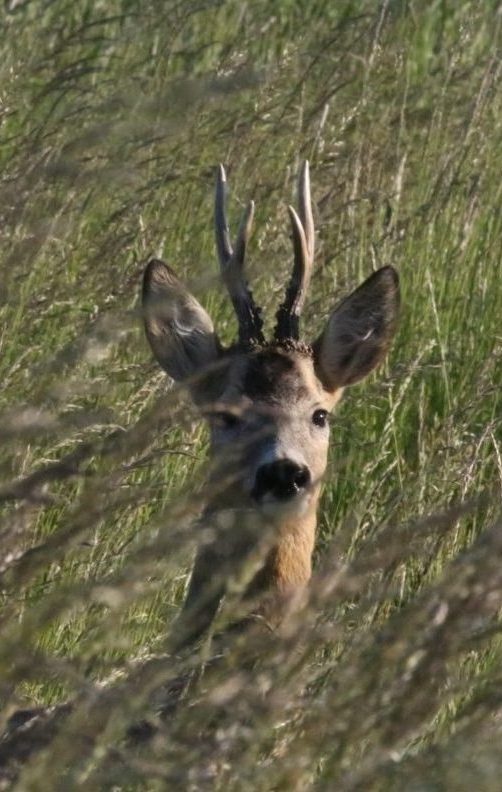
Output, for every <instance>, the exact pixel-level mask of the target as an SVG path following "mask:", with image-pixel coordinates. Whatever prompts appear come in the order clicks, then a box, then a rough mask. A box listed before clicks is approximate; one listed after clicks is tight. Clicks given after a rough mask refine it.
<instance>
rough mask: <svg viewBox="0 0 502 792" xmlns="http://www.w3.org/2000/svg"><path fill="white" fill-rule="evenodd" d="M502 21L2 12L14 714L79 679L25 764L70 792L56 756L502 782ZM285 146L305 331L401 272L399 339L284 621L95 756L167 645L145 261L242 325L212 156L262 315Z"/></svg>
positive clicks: (288, 4) (172, 556) (179, 572)
mask: <svg viewBox="0 0 502 792" xmlns="http://www.w3.org/2000/svg"><path fill="white" fill-rule="evenodd" d="M501 22H502V8H501V7H500V6H499V5H498V3H496V2H493V1H492V0H487V1H486V2H484V3H482V4H481V3H478V2H474V0H472V2H470V1H469V0H462V2H453V0H451V1H450V0H437V1H436V2H429V3H423V2H412V0H408V1H407V2H406V1H405V0H388V1H387V2H383V3H381V4H380V3H379V4H377V3H375V2H370V0H359V1H358V2H356V1H355V0H354V1H352V2H350V1H349V0H347V1H346V2H339V3H332V2H328V0H309V2H307V0H295V2H293V1H292V0H291V1H290V0H274V2H270V0H267V2H264V1H263V0H254V2H253V3H244V2H237V0H223V1H222V2H216V0H214V1H213V0H201V2H196V1H195V0H183V1H182V2H174V0H169V2H159V1H155V0H143V2H141V3H139V2H136V1H135V0H121V1H120V0H101V1H100V2H96V1H95V0H94V2H87V1H86V0H80V2H78V3H75V2H67V0H52V1H51V2H49V0H47V1H46V2H41V3H35V2H30V1H29V0H26V1H25V2H23V0H20V1H19V2H16V0H10V2H7V3H6V4H5V8H4V11H3V26H4V35H3V36H2V39H1V41H0V53H1V57H0V74H1V80H0V85H1V86H2V87H1V91H0V113H1V116H0V117H1V129H0V133H1V147H0V159H1V169H0V174H1V175H0V216H1V233H0V247H1V257H0V260H1V264H0V268H1V277H0V317H1V335H0V349H1V353H0V382H1V383H2V388H1V391H0V444H1V445H0V471H1V479H2V484H1V485H0V502H1V505H0V508H1V511H0V585H1V589H0V597H1V613H0V702H1V705H2V715H1V717H2V718H3V719H4V720H3V723H5V719H6V718H7V717H8V716H9V715H10V714H11V713H12V712H13V711H14V710H15V709H16V708H17V707H19V706H22V705H26V704H27V703H32V702H37V703H43V704H51V703H54V702H57V701H60V700H63V699H65V698H66V697H68V696H72V697H75V696H77V697H79V698H80V699H82V701H83V702H84V703H82V704H81V706H80V708H79V709H77V713H76V715H74V716H73V720H72V724H71V728H70V727H69V728H68V731H67V733H66V735H63V737H61V738H59V743H57V744H55V745H54V746H53V747H52V748H49V749H48V752H46V754H45V755H43V756H42V757H39V756H37V757H35V758H34V759H33V760H32V761H31V763H30V764H29V766H28V767H27V768H26V769H25V770H24V774H23V775H22V776H21V780H20V781H19V785H20V787H19V788H30V789H40V788H41V787H40V786H39V785H38V786H37V784H40V779H41V778H44V784H45V786H44V788H47V789H49V788H53V787H54V788H62V787H60V786H58V784H61V783H63V782H61V781H60V780H59V781H58V778H59V777H60V774H61V773H62V771H63V768H65V773H66V775H65V779H66V780H65V781H64V783H66V784H67V786H66V787H65V788H73V787H74V786H75V787H76V786H77V785H79V786H83V787H84V788H89V789H95V788H103V789H109V788H112V787H113V788H116V789H129V788H131V789H136V788H138V789H139V788H141V789H143V788H144V789H157V788H158V789H161V788H166V787H169V788H172V787H173V786H175V787H177V786H179V787H180V788H190V785H192V787H193V788H205V787H206V786H207V787H208V788H214V789H219V788H222V787H223V786H225V788H226V789H230V788H231V789H236V790H237V789H239V790H242V789H264V790H265V789H267V790H268V789H305V788H311V787H315V788H320V789H333V788H338V789H351V790H352V789H354V790H355V789H361V790H368V789H382V790H383V789H384V790H388V789H396V790H402V789H407V790H408V789H410V790H434V791H435V790H443V789H448V790H449V789H452V790H453V789H454V790H460V789H472V788H473V784H474V786H475V788H476V789H487V790H488V789H489V790H491V789H493V790H496V789H499V788H500V781H499V779H500V772H501V770H502V768H501V761H500V756H499V752H498V751H497V750H496V742H497V740H499V739H500V726H499V721H500V713H499V707H500V689H501V687H500V684H501V683H502V680H501V678H500V670H499V669H500V659H501V649H502V647H501V643H500V639H499V637H498V630H499V620H498V613H499V608H500V605H501V599H502V572H499V569H498V567H499V566H500V567H501V569H502V541H501V539H500V537H499V533H500V529H501V527H502V526H501V524H500V512H499V503H500V492H501V488H502V448H501V446H502V432H501V422H502V410H501V402H500V391H501V385H502V381H501V380H502V378H501V370H502V366H501V360H502V345H501V330H500V317H501V316H502V278H501V277H500V264H499V255H500V253H499V251H500V247H501V243H502V227H501V226H502V214H501V212H500V202H501V190H502V187H501V180H500V173H501V171H502V146H501V137H502V126H501V118H502V115H501V110H502V108H501V94H500V87H499V86H500V79H501V68H502V67H501V62H500V46H501V38H500V25H501ZM305 157H308V158H309V160H310V162H311V169H312V183H313V198H314V203H315V217H316V227H317V247H318V254H317V260H316V270H315V275H314V278H313V283H312V294H311V297H310V300H309V303H308V307H307V309H306V312H305V313H306V316H305V322H304V327H305V328H308V329H309V332H310V334H311V336H315V334H316V333H317V331H318V329H319V328H320V326H321V325H322V322H323V321H324V319H325V317H326V316H327V314H328V313H329V311H330V309H331V307H332V306H333V304H334V302H335V301H336V300H337V299H338V298H339V297H340V295H343V294H344V293H345V292H346V291H348V290H350V289H352V288H354V287H355V286H356V285H357V283H358V282H359V281H360V280H362V279H363V278H364V277H366V276H367V275H368V274H369V273H370V272H371V271H372V269H373V268H377V267H378V266H381V265H382V264H389V263H391V264H393V265H394V266H395V267H396V268H397V269H398V270H399V272H400V275H401V280H402V289H403V310H402V320H401V324H400V329H399V334H398V338H397V340H396V343H395V345H394V347H393V350H392V354H391V356H390V358H389V360H388V362H387V364H386V366H385V367H384V369H382V370H380V371H379V372H378V374H377V375H375V376H374V377H373V378H371V381H369V382H368V383H366V384H364V385H362V386H357V387H355V388H354V389H353V390H352V391H351V392H350V393H348V394H347V395H346V398H345V400H344V402H343V404H342V405H341V407H340V409H339V411H338V413H337V415H336V416H335V418H334V420H333V426H332V436H333V440H332V450H331V456H330V469H329V475H328V476H327V480H326V486H325V489H324V495H323V502H322V510H321V514H320V531H319V541H318V552H317V556H316V558H317V567H316V568H317V573H316V584H315V587H314V593H313V601H312V606H311V608H310V610H309V612H308V613H307V614H305V615H304V616H305V618H304V619H303V620H302V622H301V623H300V624H299V625H298V632H297V633H296V634H295V635H294V636H292V637H291V639H290V641H289V643H288V642H287V641H286V644H284V645H281V647H275V648H274V649H273V651H272V650H270V654H269V656H268V657H267V659H266V660H265V661H264V664H263V665H262V666H261V668H258V669H253V670H249V671H248V672H246V674H248V675H249V676H246V675H244V676H243V672H242V671H239V670H237V665H235V668H233V667H232V664H231V663H230V669H229V668H227V670H226V672H225V674H224V675H223V679H221V678H217V679H214V680H213V679H211V677H210V676H209V677H208V682H207V687H208V689H209V694H208V695H207V696H206V698H205V699H204V698H202V700H201V701H199V703H198V705H197V706H192V707H191V708H189V707H187V708H186V710H185V711H183V712H182V713H181V714H179V716H178V717H177V719H176V725H175V726H174V727H172V729H171V731H170V732H169V735H168V736H166V739H165V740H164V741H162V740H161V741H158V744H155V745H154V746H150V747H149V748H148V749H145V750H146V755H145V754H142V755H141V756H136V754H134V755H132V753H131V752H129V751H123V752H122V753H121V756H120V762H119V763H118V765H116V764H115V765H113V767H112V764H113V763H111V761H110V755H109V751H108V750H107V746H110V745H114V746H116V745H118V744H119V738H120V736H121V734H123V731H124V729H125V727H126V725H127V723H129V722H131V721H132V720H134V719H135V718H137V717H138V714H144V713H146V712H148V711H149V709H151V707H150V708H149V704H148V701H149V695H150V687H152V688H154V687H155V686H156V685H158V684H159V682H164V681H165V679H167V678H170V677H171V676H172V675H173V662H172V659H171V660H170V662H167V661H161V660H158V659H155V658H161V657H162V652H163V651H164V648H165V638H166V636H167V634H168V631H169V624H170V623H171V621H172V620H173V618H174V617H175V616H176V613H177V611H178V608H179V605H180V602H181V599H182V597H183V590H184V586H185V583H186V579H187V575H188V573H189V569H190V558H191V552H192V547H193V538H194V537H193V528H192V527H191V517H192V516H193V514H194V513H195V512H196V510H197V508H198V507H199V505H200V497H199V495H198V493H200V494H201V497H202V481H203V473H204V458H205V446H206V437H205V434H204V431H203V429H201V427H200V425H199V423H198V421H197V420H196V416H195V415H194V413H193V411H192V410H191V408H190V406H189V405H188V404H187V403H185V401H184V397H183V396H181V397H180V395H179V394H177V393H176V391H174V390H173V391H168V390H167V389H166V379H165V377H164V376H163V375H162V374H161V373H160V372H158V371H157V368H156V366H155V364H154V363H153V361H152V360H151V354H150V351H149V349H148V348H147V346H146V342H145V340H144V337H143V333H142V331H141V328H140V326H139V322H138V316H137V305H138V292H139V285H140V281H141V274H142V270H143V267H144V265H145V263H146V261H147V259H148V258H149V257H150V256H151V255H161V256H163V257H164V258H165V259H166V260H167V261H169V263H171V264H172V265H173V266H174V267H175V268H176V269H177V271H178V272H179V273H181V274H182V275H183V276H184V277H185V279H186V280H187V281H188V282H189V283H190V285H191V287H192V288H193V290H194V291H195V292H196V293H197V295H198V296H199V298H200V299H201V301H202V302H203V303H204V304H205V305H206V307H208V308H209V309H210V311H211V313H212V315H213V317H214V318H215V321H216V324H217V327H218V329H219V331H220V333H221V335H222V336H223V337H224V338H225V339H227V340H229V339H231V338H232V337H233V333H234V329H235V323H234V320H233V317H232V314H231V311H230V309H229V306H228V303H227V302H226V300H225V298H224V295H223V293H222V290H221V289H220V286H219V284H218V280H217V268H216V261H215V254H214V243H213V238H212V199H213V184H214V175H215V165H216V163H218V162H219V161H223V162H224V163H225V165H226V166H227V167H228V170H229V174H230V181H231V188H232V203H231V206H230V216H231V220H232V221H233V222H237V219H238V216H239V214H240V211H241V209H242V205H244V204H245V203H246V202H247V200H249V198H251V197H252V198H254V199H255V200H256V203H257V216H256V223H255V228H256V230H255V232H254V235H253V240H252V245H251V249H250V272H251V274H252V278H253V288H254V291H255V294H256V295H257V298H258V300H259V301H261V302H262V303H263V305H264V309H265V311H266V315H267V317H268V321H269V323H270V325H271V322H272V320H273V314H274V311H275V308H276V305H277V303H278V301H279V300H280V296H281V292H282V289H283V285H284V282H285V278H286V274H287V272H288V270H289V267H290V264H291V250H290V241H289V238H288V225H287V217H286V212H285V204H286V203H288V202H290V201H291V200H292V197H293V195H294V190H295V183H296V173H297V169H298V164H299V162H300V161H301V159H303V158H305ZM497 521H498V522H497ZM156 662H157V665H155V663H156ZM183 662H186V661H183ZM229 662H230V661H229ZM143 663H145V664H146V665H145V668H146V669H147V670H146V671H145V670H143V672H142V673H140V672H139V671H138V668H140V667H142V664H143ZM152 664H153V665H152ZM159 664H160V665H159ZM152 668H154V671H152ZM159 668H160V670H159ZM103 682H106V685H105V686H104V687H101V686H100V685H101V684H102V683H103ZM149 686H150V687H149ZM264 690H268V691H269V692H268V694H267V695H265V696H264V695H263V691H264ZM103 691H104V692H103ZM89 699H91V700H92V702H93V704H92V707H94V708H95V709H92V707H91V714H89V706H90V705H88V704H86V703H85V702H86V701H87V702H88V701H89ZM222 702H224V703H225V707H223V705H222ZM222 707H223V709H224V710H225V711H224V712H223V714H222V712H220V711H219V710H218V712H219V715H218V718H219V720H218V724H219V725H218V728H216V727H215V726H214V723H213V721H214V718H215V715H214V709H215V708H216V709H218V708H220V709H221V708H222ZM89 724H91V726H90V725H89ZM91 732H92V735H93V737H95V740H93V741H92V746H90V745H89V744H87V743H83V742H82V741H79V740H78V739H76V738H75V735H76V734H77V735H78V734H80V733H87V734H88V733H91ZM116 750H117V751H118V749H116ZM209 759H211V762H209Z"/></svg>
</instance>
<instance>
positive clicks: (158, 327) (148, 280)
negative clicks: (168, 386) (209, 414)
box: [143, 259, 220, 382]
mask: <svg viewBox="0 0 502 792" xmlns="http://www.w3.org/2000/svg"><path fill="white" fill-rule="evenodd" d="M143 317H144V322H145V331H146V336H147V338H148V341H149V342H150V346H151V347H152V350H153V353H154V355H155V357H156V358H157V360H158V362H159V363H160V365H161V366H162V368H163V369H165V371H167V373H168V374H169V376H171V377H172V378H173V379H174V380H176V381H177V382H183V381H186V380H190V379H191V378H195V381H197V378H198V377H200V375H201V374H202V373H203V372H204V370H208V369H209V368H211V364H214V363H216V361H218V359H219V357H220V344H219V341H218V337H217V335H216V333H215V331H214V327H213V323H212V321H211V318H210V317H209V315H208V313H207V312H206V311H205V310H204V308H203V307H202V306H201V305H200V303H199V302H198V301H197V300H196V299H195V297H193V296H192V295H191V294H190V292H189V291H188V290H187V289H186V288H185V286H184V285H183V283H182V282H181V281H180V280H179V278H178V277H177V275H176V274H175V272H174V271H173V270H172V269H171V267H169V266H168V265H167V264H165V263H164V262H163V261H159V260H157V259H153V260H152V261H150V262H149V264H148V265H147V267H146V270H145V275H144V278H143Z"/></svg>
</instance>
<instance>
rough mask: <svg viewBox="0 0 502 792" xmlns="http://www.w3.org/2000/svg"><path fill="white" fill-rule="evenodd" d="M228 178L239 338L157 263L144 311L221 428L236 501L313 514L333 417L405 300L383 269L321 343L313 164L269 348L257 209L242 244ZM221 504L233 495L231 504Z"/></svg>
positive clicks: (331, 323) (153, 333)
mask: <svg viewBox="0 0 502 792" xmlns="http://www.w3.org/2000/svg"><path fill="white" fill-rule="evenodd" d="M225 190H226V176H225V171H224V169H223V167H222V166H221V165H220V167H219V170H218V177H217V184H216V200H215V229H216V246H217V250H218V256H219V260H220V266H221V274H222V277H223V281H224V283H225V285H226V287H227V289H228V292H229V294H230V297H231V300H232V303H233V306H234V309H235V313H236V315H237V319H238V325H239V335H238V341H237V343H235V344H234V345H233V346H231V347H230V348H228V349H224V348H223V346H222V345H221V343H220V341H219V339H218V336H217V334H216V332H215V330H214V327H213V323H212V321H211V319H210V317H209V315H208V314H207V313H206V311H205V310H204V309H203V308H202V306H201V305H200V304H199V302H198V301H197V300H196V299H195V298H194V297H193V296H192V295H191V294H190V293H189V292H188V291H187V290H186V288H185V287H184V285H183V284H182V283H181V281H180V280H179V279H178V278H177V276H176V275H175V273H174V272H173V270H172V269H171V268H170V267H169V266H168V265H167V264H164V263H163V262H161V261H157V260H153V261H150V263H149V264H148V266H147V268H146V271H145V276H144V284H143V305H144V316H145V327H146V334H147V337H148V340H149V342H150V344H151V347H152V349H153V352H154V355H155V357H156V358H157V360H158V362H159V363H160V365H161V366H162V367H163V368H164V369H165V370H166V371H167V373H168V374H169V375H170V376H171V377H172V378H173V379H174V380H176V381H177V382H181V383H183V384H185V385H186V386H187V387H188V388H189V390H190V392H191V394H192V397H193V399H194V400H195V402H196V403H197V404H198V405H199V406H200V407H201V409H202V412H203V413H204V415H205V416H206V417H207V418H208V420H209V423H210V426H211V447H212V453H213V456H214V458H215V460H216V463H217V464H216V466H215V470H217V471H218V475H221V473H222V471H227V473H228V472H229V471H231V472H232V475H231V476H230V478H231V480H232V485H231V486H229V487H228V488H224V489H225V492H224V500H225V504H226V505H227V506H233V507H235V508H241V507H242V508H247V507H252V508H256V509H262V510H267V511H268V513H272V512H275V513H279V514H280V513H281V512H282V511H284V512H287V513H288V514H289V515H291V514H292V513H295V512H296V513H298V516H300V515H301V514H304V513H305V512H306V511H308V510H309V508H312V507H313V508H315V504H316V501H317V496H318V492H319V483H320V481H321V478H322V475H323V473H324V471H325V467H326V461H327V451H328V440H329V426H328V420H327V418H328V413H329V412H330V411H331V410H332V409H333V407H334V405H335V404H336V403H337V401H338V400H339V398H340V396H341V394H342V392H343V390H344V388H345V387H346V386H347V385H352V384H354V383H356V382H358V381H359V380H361V379H362V378H363V377H365V376H366V375H367V374H369V373H370V372H371V371H372V370H373V369H374V368H375V367H376V366H377V365H378V363H379V362H380V361H381V360H382V359H383V357H384V356H385V353H386V352H387V349H388V347H389V343H390V341H391V339H392V337H393V335H394V331H395V327H396V319H397V312H398V303H399V287H398V277H397V274H396V272H395V271H394V269H393V268H392V267H383V268H382V269H380V270H378V271H377V272H374V273H373V274H372V275H371V276H370V277H369V278H368V279H367V280H366V281H365V282H364V283H363V284H362V285H361V286H360V287H359V288H358V289H357V290H356V291H354V292H353V293H352V294H351V295H350V296H348V297H346V298H345V299H344V300H342V302H340V303H339V304H338V305H337V307H335V309H334V310H333V312H332V313H331V316H330V317H329V320H328V322H327V325H326V327H325V329H324V331H323V332H322V334H321V335H320V336H319V338H317V339H316V340H315V341H314V342H313V343H312V344H311V345H310V344H306V343H304V342H302V341H301V340H300V333H299V320H300V314H301V311H302V308H303V304H304V301H305V296H306V293H307V288H308V284H309V281H310V277H311V272H312V265H313V260H314V223H313V217H312V206H311V199H310V181H309V166H308V163H307V162H305V163H304V165H303V167H302V169H301V174H300V179H299V211H298V213H297V212H296V211H295V209H294V208H293V207H292V206H289V207H288V212H289V217H290V221H291V231H292V238H293V248H294V265H293V272H292V276H291V280H290V283H289V286H288V288H287V290H286V295H285V298H284V301H283V303H282V304H281V306H280V308H279V310H278V311H277V316H276V327H275V333H274V337H273V339H272V340H271V341H266V340H265V337H264V334H263V322H262V318H261V310H260V308H258V307H257V305H256V304H255V302H254V299H253V296H252V294H251V292H250V290H249V288H248V286H247V283H246V278H245V274H244V263H245V254H246V248H247V245H248V241H249V236H250V231H251V225H252V220H253V212H254V204H253V202H251V203H250V204H249V205H248V207H247V208H246V210H245V212H244V216H243V219H242V222H241V225H240V228H239V231H238V233H237V237H236V241H235V245H234V247H233V248H232V244H231V241H230V233H229V228H228V223H227V219H226V213H225ZM220 502H221V499H220Z"/></svg>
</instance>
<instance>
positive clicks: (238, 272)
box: [214, 165, 265, 344]
mask: <svg viewBox="0 0 502 792" xmlns="http://www.w3.org/2000/svg"><path fill="white" fill-rule="evenodd" d="M226 185H227V177H226V173H225V169H224V167H223V165H220V166H219V168H218V178H217V181H216V196H215V204H214V221H215V231H216V248H217V250H218V257H219V259H220V266H221V274H222V277H223V281H224V283H225V285H226V287H227V289H228V293H229V294H230V298H231V300H232V303H233V306H234V310H235V313H236V315H237V319H238V322H239V341H240V343H241V344H249V343H253V342H255V343H259V344H262V343H264V341H265V339H264V336H263V332H262V328H263V321H262V319H261V316H260V313H261V310H260V308H259V307H258V306H257V305H256V303H255V301H254V299H253V295H252V294H251V291H250V290H249V287H248V285H247V283H246V279H245V277H244V261H245V257H246V245H247V243H248V240H249V235H250V233H251V225H252V223H253V215H254V202H253V201H251V202H250V203H249V204H248V206H247V208H246V210H245V212H244V215H243V218H242V220H241V224H240V226H239V231H238V233H237V239H236V242H235V250H232V245H231V242H230V232H229V229H228V222H227V217H226V212H225V194H226Z"/></svg>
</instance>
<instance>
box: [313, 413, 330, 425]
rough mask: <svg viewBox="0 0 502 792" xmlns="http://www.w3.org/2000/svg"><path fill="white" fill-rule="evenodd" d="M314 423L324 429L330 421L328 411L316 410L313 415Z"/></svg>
mask: <svg viewBox="0 0 502 792" xmlns="http://www.w3.org/2000/svg"><path fill="white" fill-rule="evenodd" d="M312 423H313V424H315V425H316V426H320V427H321V429H323V428H324V427H325V426H326V424H327V423H328V411H327V410H315V411H314V413H313V415H312Z"/></svg>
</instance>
